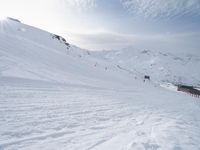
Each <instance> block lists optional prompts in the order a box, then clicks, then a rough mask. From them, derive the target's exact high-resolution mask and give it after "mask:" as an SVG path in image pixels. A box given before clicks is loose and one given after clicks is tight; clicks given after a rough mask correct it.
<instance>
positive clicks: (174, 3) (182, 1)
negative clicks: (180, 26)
mask: <svg viewBox="0 0 200 150" xmlns="http://www.w3.org/2000/svg"><path fill="white" fill-rule="evenodd" d="M121 2H122V4H123V6H124V7H125V8H126V9H127V10H128V11H129V12H130V13H131V14H133V15H135V16H139V17H141V16H142V17H144V18H150V19H161V18H162V19H173V18H179V17H183V16H192V15H196V16H200V1H199V0H121Z"/></svg>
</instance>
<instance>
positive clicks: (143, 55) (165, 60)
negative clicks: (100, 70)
mask: <svg viewBox="0 0 200 150" xmlns="http://www.w3.org/2000/svg"><path fill="white" fill-rule="evenodd" d="M94 53H95V55H97V57H98V58H100V59H101V58H103V59H104V60H107V61H109V62H112V63H113V64H116V65H118V66H120V67H121V68H123V69H125V70H129V72H131V73H133V74H135V75H136V76H138V77H142V78H143V77H144V75H149V76H151V79H152V80H153V81H154V82H158V83H161V82H170V83H174V84H177V83H179V84H181V83H182V84H188V85H194V86H200V78H199V77H200V69H199V68H200V67H199V66H200V56H198V55H192V54H180V53H179V54H177V53H173V54H172V53H165V52H156V51H150V50H135V49H133V48H127V49H123V50H118V51H103V52H94Z"/></svg>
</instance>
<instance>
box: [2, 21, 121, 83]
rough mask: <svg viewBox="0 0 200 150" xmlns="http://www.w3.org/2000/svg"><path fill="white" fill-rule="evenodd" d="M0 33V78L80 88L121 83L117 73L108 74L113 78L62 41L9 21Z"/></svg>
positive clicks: (102, 66)
mask: <svg viewBox="0 0 200 150" xmlns="http://www.w3.org/2000/svg"><path fill="white" fill-rule="evenodd" d="M0 29H1V30H0V43H1V45H0V76H3V77H20V78H26V79H35V80H45V81H49V82H61V83H79V84H94V83H96V82H98V81H101V83H102V82H104V80H105V79H107V81H105V83H104V84H109V81H110V80H111V79H112V80H115V81H121V80H119V79H120V78H121V76H120V75H118V74H119V73H117V72H116V70H109V71H111V72H112V71H113V73H114V72H116V73H115V74H116V75H115V76H113V74H112V73H108V71H107V68H106V67H107V63H104V62H103V61H100V60H97V59H95V58H94V57H92V56H90V52H89V51H86V50H83V49H80V48H78V47H75V46H73V45H69V44H68V43H67V41H65V39H64V38H62V37H59V36H57V35H54V34H51V33H48V32H46V31H42V30H39V29H37V28H34V27H31V26H28V25H24V24H22V23H20V22H17V21H14V20H11V19H7V20H4V21H1V24H0ZM118 72H119V70H118ZM85 80H86V81H87V82H84V81H85ZM88 81H90V82H88Z"/></svg>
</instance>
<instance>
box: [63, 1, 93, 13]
mask: <svg viewBox="0 0 200 150" xmlns="http://www.w3.org/2000/svg"><path fill="white" fill-rule="evenodd" d="M61 1H62V2H63V3H65V6H67V7H68V8H72V9H75V10H80V11H82V10H86V9H91V8H94V7H95V6H96V0H61Z"/></svg>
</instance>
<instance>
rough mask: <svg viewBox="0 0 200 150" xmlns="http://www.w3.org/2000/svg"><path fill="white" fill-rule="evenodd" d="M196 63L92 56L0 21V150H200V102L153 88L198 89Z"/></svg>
mask: <svg viewBox="0 0 200 150" xmlns="http://www.w3.org/2000/svg"><path fill="white" fill-rule="evenodd" d="M198 58H199V57H197V56H180V57H176V56H174V55H172V54H162V53H153V52H150V51H141V52H139V51H131V50H124V51H111V52H110V51H109V52H108V51H106V52H91V51H87V50H83V49H81V48H78V47H76V46H73V45H71V44H69V43H68V42H67V40H66V39H64V38H63V37H61V36H58V35H55V34H52V33H49V32H46V31H43V30H40V29H37V28H34V27H31V26H28V25H25V24H22V23H21V22H20V21H18V20H16V19H12V18H8V19H6V20H3V21H0V150H18V149H19V150H36V149H42V150H56V149H59V150H125V149H126V150H133V149H134V150H135V149H136V150H137V149H141V150H143V149H144V150H148V149H151V150H159V149H162V150H180V149H192V150H198V149H200V144H199V143H200V115H199V113H200V105H199V104H200V103H199V99H197V98H193V97H191V96H189V95H187V94H186V93H181V92H177V91H176V89H175V88H171V87H168V89H170V90H168V89H166V88H162V87H160V86H158V84H155V82H158V83H159V84H160V83H161V81H162V80H164V81H165V82H166V81H167V80H168V81H167V82H172V81H173V82H175V81H179V78H181V81H182V82H184V83H189V84H191V83H194V84H195V85H196V84H197V83H198V84H199V80H198V75H199V70H198V69H197V68H198V64H199V59H198ZM185 67H186V68H185ZM192 67H194V68H195V69H193V68H192ZM187 69H188V70H187ZM170 73H171V74H170ZM145 74H148V75H150V76H151V78H152V80H151V81H148V82H143V76H144V75H145ZM175 76H177V77H175ZM177 79H178V80H177ZM183 80H184V81H183Z"/></svg>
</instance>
